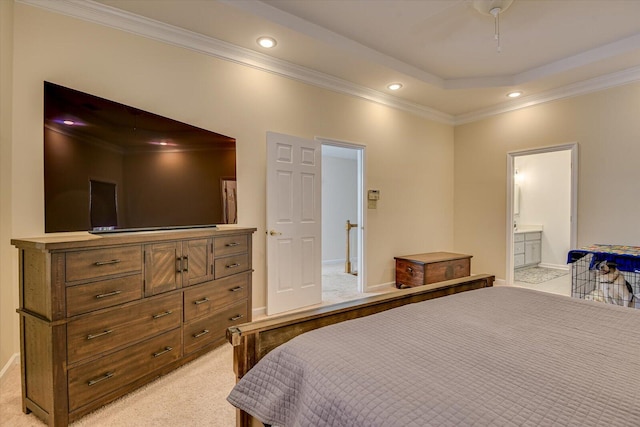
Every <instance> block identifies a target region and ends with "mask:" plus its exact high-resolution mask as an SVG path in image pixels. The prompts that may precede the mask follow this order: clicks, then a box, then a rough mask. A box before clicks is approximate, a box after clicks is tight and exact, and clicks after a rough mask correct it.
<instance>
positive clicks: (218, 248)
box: [213, 234, 249, 257]
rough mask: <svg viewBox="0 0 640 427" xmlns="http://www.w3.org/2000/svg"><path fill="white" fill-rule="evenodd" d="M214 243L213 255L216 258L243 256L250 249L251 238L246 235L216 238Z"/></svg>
mask: <svg viewBox="0 0 640 427" xmlns="http://www.w3.org/2000/svg"><path fill="white" fill-rule="evenodd" d="M213 242H214V243H213V246H214V250H213V253H214V256H215V257H221V256H227V255H234V254H243V253H246V252H247V250H248V248H249V236H247V235H246V234H243V235H240V236H225V237H216V238H215V239H214V240H213Z"/></svg>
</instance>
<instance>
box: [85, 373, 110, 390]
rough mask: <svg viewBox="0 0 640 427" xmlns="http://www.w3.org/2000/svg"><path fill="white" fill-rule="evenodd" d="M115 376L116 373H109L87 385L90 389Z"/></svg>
mask: <svg viewBox="0 0 640 427" xmlns="http://www.w3.org/2000/svg"><path fill="white" fill-rule="evenodd" d="M114 374H115V372H107V373H106V374H104V375H103V376H101V377H98V378H96V379H93V380H89V382H87V385H88V386H89V387H91V386H92V385H96V384H98V383H99V382H100V381H104V380H108V379H109V378H111V377H112V376H113V375H114Z"/></svg>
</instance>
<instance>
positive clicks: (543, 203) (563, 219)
mask: <svg viewBox="0 0 640 427" xmlns="http://www.w3.org/2000/svg"><path fill="white" fill-rule="evenodd" d="M577 150H578V145H577V144H576V143H573V144H566V145H561V146H555V147H545V148H540V149H534V150H524V151H518V152H512V153H508V155H507V251H506V252H507V262H506V266H507V271H506V275H505V278H506V283H507V284H509V285H516V286H522V287H529V288H532V289H537V290H541V291H547V292H553V293H559V294H564V295H570V292H571V284H570V274H569V271H568V268H567V265H566V259H567V253H568V251H569V250H570V249H571V248H573V247H575V245H576V231H577V218H576V211H577V180H578V174H577V161H578V152H577Z"/></svg>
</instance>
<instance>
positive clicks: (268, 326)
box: [227, 274, 495, 427]
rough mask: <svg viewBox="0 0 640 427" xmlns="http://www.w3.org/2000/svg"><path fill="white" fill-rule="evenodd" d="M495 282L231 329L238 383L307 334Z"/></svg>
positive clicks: (395, 295) (392, 295)
mask: <svg viewBox="0 0 640 427" xmlns="http://www.w3.org/2000/svg"><path fill="white" fill-rule="evenodd" d="M494 279H495V277H494V276H492V275H488V274H476V275H472V276H468V277H462V278H459V279H454V280H448V281H445V282H438V283H433V284H430V285H424V286H417V287H414V288H409V289H401V290H397V291H392V292H387V293H384V294H380V295H374V296H370V297H365V298H361V299H357V300H352V301H347V302H343V303H339V304H334V305H328V306H324V307H319V308H315V309H310V310H306V311H301V312H297V313H292V314H286V315H282V316H277V317H273V318H267V319H262V320H258V321H254V322H251V323H245V324H243V325H238V326H234V327H231V328H229V329H228V330H227V339H228V341H229V342H230V343H231V345H233V369H234V371H235V373H236V382H237V381H239V380H240V378H242V377H243V376H244V374H245V373H247V372H248V371H249V370H250V369H251V368H252V367H253V366H255V364H256V363H258V361H259V360H260V359H262V358H263V357H264V356H265V355H266V354H267V353H269V352H270V351H271V350H273V349H274V348H276V347H277V346H279V345H280V344H283V343H285V342H287V341H289V340H290V339H292V338H293V337H295V336H297V335H300V334H302V333H304V332H308V331H311V330H313V329H317V328H321V327H323V326H328V325H332V324H334V323H339V322H343V321H345V320H350V319H356V318H358V317H364V316H368V315H370V314H375V313H379V312H381V311H385V310H389V309H391V308H395V307H400V306H403V305H405V304H410V303H414V302H420V301H425V300H429V299H433V298H439V297H443V296H447V295H452V294H456V293H459V292H464V291H470V290H474V289H480V288H486V287H489V286H493V281H494ZM251 425H252V417H251V416H250V415H249V414H247V413H246V412H244V411H240V410H237V413H236V426H237V427H250V426H251ZM257 425H261V424H257Z"/></svg>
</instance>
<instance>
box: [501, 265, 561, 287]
mask: <svg viewBox="0 0 640 427" xmlns="http://www.w3.org/2000/svg"><path fill="white" fill-rule="evenodd" d="M567 274H569V270H560V269H557V268H545V267H528V268H519V269H517V270H515V271H514V273H513V279H514V280H515V281H516V282H524V283H532V284H534V285H535V284H539V283H543V282H548V281H549V280H553V279H556V278H558V277H561V276H564V275H567Z"/></svg>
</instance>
